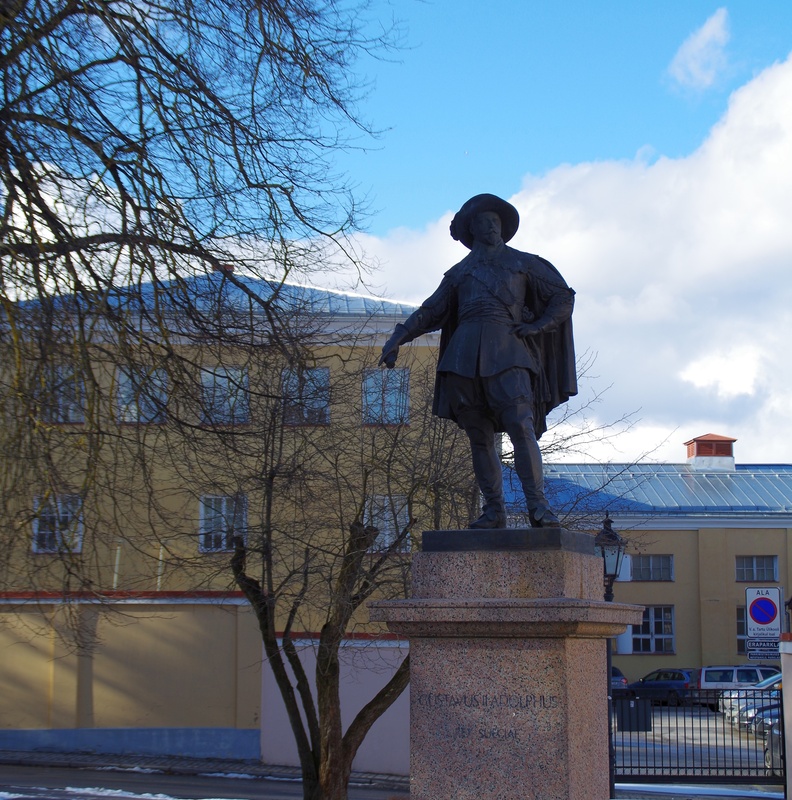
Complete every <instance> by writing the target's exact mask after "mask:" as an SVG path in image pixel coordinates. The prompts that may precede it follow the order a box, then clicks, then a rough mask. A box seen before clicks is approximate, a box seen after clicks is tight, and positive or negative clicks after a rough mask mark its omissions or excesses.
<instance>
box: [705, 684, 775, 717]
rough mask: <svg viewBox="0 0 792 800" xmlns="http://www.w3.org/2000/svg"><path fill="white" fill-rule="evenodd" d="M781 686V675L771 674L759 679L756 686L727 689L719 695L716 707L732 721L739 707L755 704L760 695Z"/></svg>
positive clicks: (738, 711)
mask: <svg viewBox="0 0 792 800" xmlns="http://www.w3.org/2000/svg"><path fill="white" fill-rule="evenodd" d="M780 688H781V675H780V674H775V675H771V676H770V677H769V678H765V679H764V680H763V681H760V682H759V683H757V684H756V686H751V687H747V688H745V689H727V690H726V691H725V692H723V693H722V694H721V696H720V701H719V703H718V708H719V709H720V711H722V712H723V714H724V715H725V716H726V719H728V720H729V722H733V721H734V719H735V718H736V717H737V715H738V714H739V713H740V709H741V708H742V707H744V706H746V705H755V701H756V700H757V699H758V698H759V697H761V696H762V695H765V694H769V693H770V692H772V691H773V690H774V689H780Z"/></svg>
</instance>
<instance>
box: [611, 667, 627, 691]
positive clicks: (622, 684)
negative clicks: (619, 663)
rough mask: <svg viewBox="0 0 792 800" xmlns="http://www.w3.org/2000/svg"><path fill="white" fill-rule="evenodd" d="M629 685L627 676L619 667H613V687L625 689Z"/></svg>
mask: <svg viewBox="0 0 792 800" xmlns="http://www.w3.org/2000/svg"><path fill="white" fill-rule="evenodd" d="M626 686H627V678H625V677H624V673H623V672H622V671H621V670H620V669H619V668H618V667H611V689H624V688H626Z"/></svg>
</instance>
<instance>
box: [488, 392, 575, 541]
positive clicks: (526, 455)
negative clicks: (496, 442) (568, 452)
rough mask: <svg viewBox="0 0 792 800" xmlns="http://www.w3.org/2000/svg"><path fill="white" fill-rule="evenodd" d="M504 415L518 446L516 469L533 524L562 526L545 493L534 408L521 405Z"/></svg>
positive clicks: (515, 450) (510, 436) (516, 447)
mask: <svg viewBox="0 0 792 800" xmlns="http://www.w3.org/2000/svg"><path fill="white" fill-rule="evenodd" d="M502 419H503V423H504V427H505V428H506V433H507V434H508V435H509V438H510V439H511V443H512V448H513V449H514V471H515V472H516V473H517V477H518V478H519V479H520V484H521V485H522V489H523V494H524V495H525V502H526V505H527V506H528V519H529V520H530V522H531V527H533V528H556V527H559V526H560V525H561V522H560V521H559V519H558V517H557V516H556V515H555V513H554V512H553V510H552V509H551V508H550V506H549V504H548V502H547V499H546V498H545V494H544V473H543V470H542V453H541V451H540V450H539V444H538V443H537V441H536V436H535V435H534V431H533V416H532V414H531V412H530V410H527V408H526V406H524V405H521V406H517V407H515V408H512V409H508V410H507V411H506V412H504V413H503V415H502Z"/></svg>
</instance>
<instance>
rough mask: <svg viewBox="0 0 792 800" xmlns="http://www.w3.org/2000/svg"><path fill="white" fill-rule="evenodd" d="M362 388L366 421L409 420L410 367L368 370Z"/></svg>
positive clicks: (365, 372)
mask: <svg viewBox="0 0 792 800" xmlns="http://www.w3.org/2000/svg"><path fill="white" fill-rule="evenodd" d="M362 392H363V424H364V425H403V424H408V423H409V421H410V370H409V368H407V367H404V368H396V369H367V370H365V371H364V373H363V386H362Z"/></svg>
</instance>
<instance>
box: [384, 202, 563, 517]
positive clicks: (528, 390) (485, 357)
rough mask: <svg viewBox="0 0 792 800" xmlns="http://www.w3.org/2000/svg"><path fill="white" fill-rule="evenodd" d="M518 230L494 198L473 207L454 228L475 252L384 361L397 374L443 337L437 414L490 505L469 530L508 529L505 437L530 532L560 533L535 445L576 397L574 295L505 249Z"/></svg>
mask: <svg viewBox="0 0 792 800" xmlns="http://www.w3.org/2000/svg"><path fill="white" fill-rule="evenodd" d="M519 224H520V217H519V214H518V212H517V209H516V208H515V207H514V206H512V205H511V204H510V203H507V202H506V201H505V200H502V199H501V198H499V197H496V196H495V195H492V194H479V195H476V196H475V197H472V198H471V199H470V200H468V201H467V202H466V203H465V204H464V205H463V206H462V208H461V209H460V210H459V211H458V212H457V214H456V215H455V216H454V219H453V220H452V222H451V236H452V237H453V238H454V239H456V240H458V241H460V242H462V244H463V245H465V247H467V248H469V250H470V253H468V255H467V256H466V257H465V258H464V259H462V261H460V262H459V263H458V264H457V265H456V266H453V267H451V269H450V270H448V272H446V274H445V276H444V277H443V280H442V282H441V284H440V286H439V287H438V289H437V291H435V292H434V294H433V295H432V296H431V297H429V298H428V299H427V300H425V301H424V303H423V304H422V305H421V307H420V308H419V309H418V310H417V311H415V312H414V313H413V314H411V315H410V317H409V318H408V319H407V320H406V321H405V322H404V323H403V324H399V325H397V326H396V329H395V330H394V332H393V335H392V336H391V337H390V339H389V340H388V341H387V342H386V343H385V346H384V347H383V348H382V357H381V358H380V364H385V366H387V367H393V366H394V365H395V363H396V359H397V357H398V354H399V346H400V345H402V344H405V343H406V342H410V341H412V340H413V339H415V338H416V337H418V336H420V335H421V334H424V333H429V332H430V331H435V330H441V337H440V355H439V360H438V363H437V379H436V383H435V395H434V408H433V411H434V413H435V414H436V415H437V416H439V417H443V418H446V419H451V420H454V421H455V422H456V423H457V424H458V425H460V427H462V428H463V429H464V431H465V433H466V434H467V436H468V438H469V440H470V447H471V451H472V456H473V470H474V472H475V475H476V480H477V482H478V485H479V489H480V490H481V494H482V496H483V499H484V504H483V509H482V514H481V516H480V517H479V518H478V519H476V520H475V521H473V522H471V523H470V526H469V527H471V528H487V529H490V528H505V527H506V507H505V503H504V498H503V473H502V471H501V463H500V458H499V456H498V451H497V448H496V444H495V434H496V433H499V432H505V433H506V434H508V436H509V438H510V439H511V442H512V446H513V448H514V467H515V470H516V472H517V475H518V477H519V479H520V483H521V484H522V488H523V492H524V493H525V500H526V503H527V506H528V512H529V518H530V521H531V525H532V526H533V527H554V526H557V525H558V524H559V521H558V517H557V516H556V515H555V514H554V513H553V511H552V509H551V508H550V507H549V506H548V503H547V500H546V499H545V495H544V479H543V473H542V457H541V453H540V451H539V445H538V443H537V440H538V439H539V437H540V436H541V435H542V433H544V431H545V430H546V429H547V425H546V422H545V418H546V416H547V414H548V413H549V412H550V411H551V410H552V409H554V408H555V407H556V406H558V405H560V404H561V403H564V402H566V401H567V400H568V399H569V398H570V397H571V396H572V395H574V394H577V379H576V375H575V353H574V344H573V341H572V321H571V316H572V308H573V305H574V294H575V293H574V292H573V291H572V289H570V288H569V287H568V286H567V284H566V282H565V281H564V279H563V278H562V277H561V275H560V273H559V272H558V270H556V268H555V267H554V266H553V265H552V264H550V262H548V261H545V260H544V259H543V258H540V257H539V256H535V255H531V254H530V253H522V252H520V251H519V250H515V249H513V248H511V247H507V246H506V244H505V243H506V242H508V241H509V240H510V239H511V238H512V237H513V236H514V234H515V233H516V232H517V228H518V226H519Z"/></svg>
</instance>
